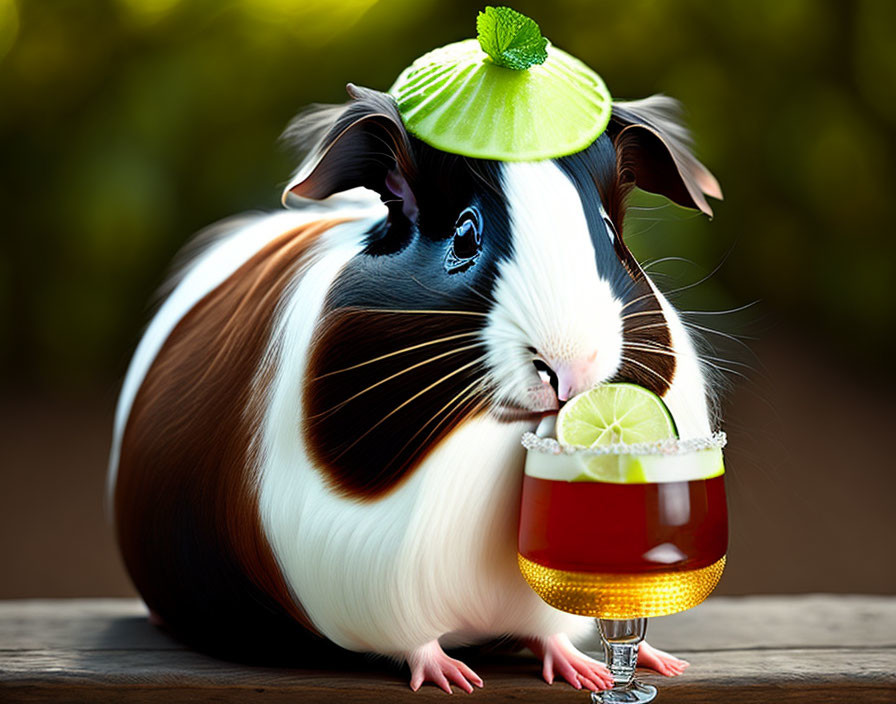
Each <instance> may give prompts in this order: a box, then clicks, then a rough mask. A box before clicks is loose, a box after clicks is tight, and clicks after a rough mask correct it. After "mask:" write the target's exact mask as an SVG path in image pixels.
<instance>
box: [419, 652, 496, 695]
mask: <svg viewBox="0 0 896 704" xmlns="http://www.w3.org/2000/svg"><path fill="white" fill-rule="evenodd" d="M408 665H410V667H411V689H413V690H414V691H415V692H416V691H417V690H418V689H420V685H422V684H423V683H424V682H432V683H433V684H434V685H436V686H437V687H441V688H442V689H444V690H445V691H446V692H448V694H451V693H452V692H451V684H452V683H453V684H456V685H457V686H458V687H460V688H461V689H462V690H464V691H465V692H467V694H469V693H471V692H472V691H473V684H475V685H476V686H477V687H481V686H482V678H481V677H480V676H479V675H477V674H476V673H475V672H473V670H471V669H470V668H469V667H467V666H466V665H465V664H464V663H462V662H461V661H460V660H455V659H454V658H449V657H448V656H447V655H446V654H445V651H444V650H442V646H441V645H439V641H437V640H433V641H430V642H429V643H427V644H426V645H423V646H421V647H419V648H417V650H415V651H414V652H413V653H411V654H410V655H409V656H408ZM471 682H472V683H473V684H470V683H471Z"/></svg>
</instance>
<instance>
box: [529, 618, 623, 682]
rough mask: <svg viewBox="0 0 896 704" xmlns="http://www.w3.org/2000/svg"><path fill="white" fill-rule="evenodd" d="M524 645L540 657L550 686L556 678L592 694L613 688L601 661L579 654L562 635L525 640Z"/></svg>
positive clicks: (567, 638) (542, 671)
mask: <svg viewBox="0 0 896 704" xmlns="http://www.w3.org/2000/svg"><path fill="white" fill-rule="evenodd" d="M526 646H527V647H528V648H529V649H530V650H531V651H532V652H533V653H535V654H536V655H537V656H538V657H539V658H541V660H542V662H543V663H544V667H543V668H542V670H541V674H542V676H543V677H544V681H545V682H547V683H548V684H554V678H555V677H556V676H557V675H560V676H561V677H562V678H563V679H565V680H566V681H567V682H569V683H570V684H571V685H572V686H573V687H575V688H576V689H581V688H582V687H585V688H586V689H590V690H591V691H592V692H596V691H598V690H601V689H609V688H610V687H612V686H613V675H611V674H610V671H609V670H608V669H607V668H606V666H605V665H604V664H603V663H602V662H598V661H597V660H595V659H594V658H589V657H588V656H587V655H585V653H582V652H580V651H579V650H578V649H577V648H576V647H575V646H574V645H573V644H572V643H571V642H570V640H569V636H567V635H566V634H565V633H555V634H554V635H552V636H548V637H547V638H527V639H526Z"/></svg>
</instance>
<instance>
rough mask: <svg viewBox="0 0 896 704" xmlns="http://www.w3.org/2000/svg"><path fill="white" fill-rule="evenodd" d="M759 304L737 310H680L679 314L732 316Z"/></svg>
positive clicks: (746, 305) (749, 304)
mask: <svg viewBox="0 0 896 704" xmlns="http://www.w3.org/2000/svg"><path fill="white" fill-rule="evenodd" d="M757 303H759V301H758V300H756V301H752V302H750V303H746V304H744V305H742V306H739V307H737V308H731V309H729V310H680V311H678V312H679V313H680V314H681V315H731V314H732V313H739V312H740V311H742V310H746V309H747V308H752V307H753V306H755V305H756V304H757Z"/></svg>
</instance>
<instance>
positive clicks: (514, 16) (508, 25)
mask: <svg viewBox="0 0 896 704" xmlns="http://www.w3.org/2000/svg"><path fill="white" fill-rule="evenodd" d="M476 32H477V34H478V39H479V46H481V47H482V50H483V51H484V52H485V53H486V54H488V55H489V57H490V58H491V60H492V61H494V62H495V63H496V64H498V66H503V67H504V68H510V69H513V70H515V71H524V70H525V69H527V68H529V67H530V66H534V65H535V64H541V63H544V61H545V59H547V58H548V52H547V45H548V40H547V39H545V38H544V37H543V36H541V29H539V27H538V25H537V24H536V23H535V20H532V19H530V18H528V17H526V16H525V15H522V14H520V13H519V12H517V11H516V10H511V9H510V8H509V7H486V8H485V10H484V11H483V12H480V13H479V15H478V16H477V17H476Z"/></svg>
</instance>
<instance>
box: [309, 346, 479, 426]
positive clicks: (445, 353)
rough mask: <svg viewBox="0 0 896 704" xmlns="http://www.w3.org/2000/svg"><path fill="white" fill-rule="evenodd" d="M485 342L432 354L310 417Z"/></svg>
mask: <svg viewBox="0 0 896 704" xmlns="http://www.w3.org/2000/svg"><path fill="white" fill-rule="evenodd" d="M483 344H484V343H482V342H476V343H474V344H472V345H466V346H464V347H456V348H455V349H453V350H448V351H447V352H442V353H441V354H437V355H434V356H432V357H428V358H427V359H424V360H423V361H421V362H417V363H416V364H412V365H411V366H409V367H405V368H404V369H401V370H400V371H397V372H395V373H394V374H391V375H389V376H387V377H386V378H385V379H380V380H379V381H378V382H376V383H375V384H371V385H370V386H368V387H366V388H364V389H361V390H360V391H359V392H357V393H356V394H353V395H351V396H349V397H348V398H347V399H345V400H344V401H340V402H339V403H337V404H336V405H335V406H333V407H332V408H328V409H327V410H326V411H321V412H320V413H315V414H314V415H310V416H308V418H324V417H326V416H329V415H331V414H332V413H335V412H336V411H338V410H339V409H340V408H342V407H343V406H345V405H346V404H347V403H349V402H350V401H354V400H355V399H356V398H358V396H361V395H362V394H365V393H367V392H368V391H370V390H371V389H375V388H376V387H377V386H382V385H383V384H385V383H386V382H387V381H391V380H392V379H395V378H396V377H399V376H401V375H402V374H406V373H407V372H409V371H411V370H412V369H416V368H417V367H422V366H423V365H424V364H429V363H430V362H434V361H436V360H437V359H442V358H443V357H448V356H450V355H452V354H457V353H458V352H465V351H467V350H472V349H474V348H476V347H481V346H482V345H483Z"/></svg>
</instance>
